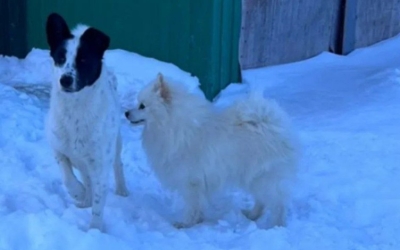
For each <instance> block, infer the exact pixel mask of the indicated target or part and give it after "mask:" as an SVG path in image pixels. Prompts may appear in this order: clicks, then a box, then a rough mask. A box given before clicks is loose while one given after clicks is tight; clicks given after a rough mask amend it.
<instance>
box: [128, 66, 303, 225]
mask: <svg viewBox="0 0 400 250" xmlns="http://www.w3.org/2000/svg"><path fill="white" fill-rule="evenodd" d="M138 101H139V103H141V104H143V105H145V108H144V109H134V110H130V111H128V113H127V117H128V119H129V120H130V121H132V122H133V123H137V122H138V121H144V123H145V127H144V130H143V146H144V149H145V151H146V153H147V155H148V159H149V161H150V164H151V166H152V167H153V169H154V172H155V174H156V175H157V176H158V178H159V180H160V181H161V183H162V184H164V185H165V186H167V187H169V188H171V189H174V190H177V191H178V192H179V193H180V194H181V195H182V196H183V198H184V200H185V201H186V204H187V210H186V213H185V216H184V219H183V221H182V222H179V223H178V224H177V225H178V226H184V227H186V226H191V225H194V224H196V223H198V222H200V221H201V220H202V216H203V209H204V208H205V206H206V205H207V203H208V200H209V199H210V197H211V195H212V194H213V193H214V192H215V191H216V190H217V189H220V188H226V187H239V188H242V189H243V190H245V191H247V192H249V193H250V194H252V196H253V197H254V199H255V206H254V208H253V209H252V210H250V211H243V212H244V214H245V215H246V216H247V217H248V218H250V219H254V220H255V219H257V218H259V217H260V216H261V215H262V214H263V211H265V212H267V211H268V212H270V216H269V222H268V223H267V224H269V225H266V226H267V227H270V226H274V225H284V224H285V206H286V201H287V198H288V192H287V189H286V185H285V184H284V182H285V181H290V180H291V179H292V178H293V177H294V176H295V173H296V162H297V146H296V145H297V144H296V143H295V141H296V140H295V139H294V138H295V137H294V135H293V134H292V132H291V130H290V125H289V121H288V118H287V116H286V114H285V113H284V111H283V110H282V109H281V108H280V107H279V106H278V104H277V103H275V102H274V101H272V100H267V99H264V98H263V97H259V96H257V95H249V97H248V98H245V99H243V100H241V101H238V102H236V103H235V104H234V105H232V106H230V107H229V108H226V109H223V110H217V109H216V108H215V107H214V106H213V105H212V104H211V103H210V102H208V101H207V100H205V99H204V98H202V97H199V96H197V95H195V94H191V93H189V92H188V91H187V90H186V89H185V87H184V86H183V85H181V84H176V83H173V82H171V81H168V82H167V81H166V80H165V79H164V77H163V76H162V75H161V74H159V75H158V77H157V79H156V80H155V81H154V82H153V83H151V84H149V85H148V86H146V87H145V88H144V89H143V90H142V91H141V92H140V93H139V96H138Z"/></svg>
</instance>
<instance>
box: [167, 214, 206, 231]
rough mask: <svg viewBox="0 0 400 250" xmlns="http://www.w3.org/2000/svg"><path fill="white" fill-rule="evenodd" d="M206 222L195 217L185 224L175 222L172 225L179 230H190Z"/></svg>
mask: <svg viewBox="0 0 400 250" xmlns="http://www.w3.org/2000/svg"><path fill="white" fill-rule="evenodd" d="M203 221H204V219H203V218H202V217H195V218H190V219H188V220H186V221H184V222H182V221H180V222H174V223H173V224H172V225H173V226H174V227H176V228H177V229H183V228H189V227H193V226H195V225H197V224H200V223H202V222H203Z"/></svg>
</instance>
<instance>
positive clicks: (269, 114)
mask: <svg viewBox="0 0 400 250" xmlns="http://www.w3.org/2000/svg"><path fill="white" fill-rule="evenodd" d="M233 109H234V110H232V112H234V113H236V119H237V121H236V122H238V123H240V124H242V125H247V126H250V127H260V126H261V127H263V126H267V127H268V128H274V129H279V128H280V129H289V127H290V119H289V117H288V115H287V114H286V112H285V111H284V110H283V109H282V108H281V107H280V106H279V105H278V103H277V102H276V101H274V100H272V99H267V98H265V97H263V96H262V95H261V94H256V93H250V94H248V96H247V98H244V99H242V100H240V101H238V102H237V103H236V105H234V107H233Z"/></svg>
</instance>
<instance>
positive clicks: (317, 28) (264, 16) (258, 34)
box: [239, 0, 340, 69]
mask: <svg viewBox="0 0 400 250" xmlns="http://www.w3.org/2000/svg"><path fill="white" fill-rule="evenodd" d="M339 5H340V0H329V1H328V0H302V1H299V0H279V1H278V0H242V25H241V36H240V42H239V43H240V45H239V55H240V56H239V57H240V63H241V67H242V69H248V68H255V67H262V66H268V65H274V64H282V63H288V62H294V61H298V60H302V59H305V58H309V57H312V56H315V55H317V54H319V53H320V52H322V51H325V50H329V48H330V46H331V47H332V33H333V32H336V27H335V25H336V22H337V18H336V17H337V15H338V11H337V10H338V8H339Z"/></svg>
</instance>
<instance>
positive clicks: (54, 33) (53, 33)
mask: <svg viewBox="0 0 400 250" xmlns="http://www.w3.org/2000/svg"><path fill="white" fill-rule="evenodd" d="M46 35H47V44H48V45H49V46H50V50H51V51H53V50H54V49H55V48H57V46H59V45H60V44H61V43H62V42H64V41H65V40H66V39H69V38H72V34H71V31H70V30H69V28H68V25H67V23H66V22H65V20H64V18H63V17H62V16H60V15H59V14H57V13H51V14H50V15H49V16H48V17H47V22H46Z"/></svg>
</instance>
